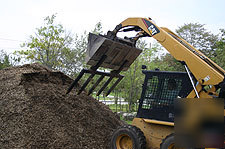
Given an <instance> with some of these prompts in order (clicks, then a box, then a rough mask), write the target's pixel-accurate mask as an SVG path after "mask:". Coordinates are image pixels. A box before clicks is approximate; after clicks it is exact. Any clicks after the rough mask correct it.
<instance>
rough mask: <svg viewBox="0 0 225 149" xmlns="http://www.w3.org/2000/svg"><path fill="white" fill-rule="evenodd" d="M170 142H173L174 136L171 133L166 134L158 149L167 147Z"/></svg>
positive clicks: (166, 148)
mask: <svg viewBox="0 0 225 149" xmlns="http://www.w3.org/2000/svg"><path fill="white" fill-rule="evenodd" d="M171 144H175V138H174V134H173V133H172V134H170V135H168V136H166V138H165V139H163V140H162V143H161V144H160V149H168V147H169V146H170V145H171Z"/></svg>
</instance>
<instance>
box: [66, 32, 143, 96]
mask: <svg viewBox="0 0 225 149" xmlns="http://www.w3.org/2000/svg"><path fill="white" fill-rule="evenodd" d="M141 52H142V50H141V49H138V48H135V46H134V44H133V43H132V42H130V41H128V40H125V39H121V38H118V37H116V38H114V39H113V40H112V39H110V38H108V37H107V36H103V35H96V34H92V33H89V37H88V47H87V53H86V63H87V64H88V65H91V68H90V69H83V70H82V71H81V72H80V74H79V75H78V76H77V78H76V79H75V80H74V82H73V83H72V84H71V86H70V87H69V89H68V90H67V94H68V93H69V92H70V91H71V90H72V88H73V87H74V86H76V85H77V84H78V81H79V80H80V79H81V78H82V76H83V75H84V74H85V73H88V74H91V75H90V76H89V78H88V79H87V80H86V81H85V82H84V84H83V85H82V87H81V88H80V89H79V91H78V94H80V93H81V92H82V91H83V90H85V87H86V86H87V85H88V83H89V82H90V81H91V80H92V79H93V77H94V76H95V75H99V76H100V77H99V78H98V80H97V81H96V82H95V83H94V85H93V86H92V87H91V89H90V90H89V91H88V95H90V94H91V93H92V92H93V91H94V89H95V88H96V87H97V86H98V85H99V83H100V82H101V81H102V80H103V79H104V77H108V80H107V81H106V82H105V83H104V84H103V86H102V87H101V89H100V90H99V91H98V92H97V94H96V95H97V96H99V95H100V94H101V92H102V91H103V90H104V89H105V88H106V87H107V86H108V84H109V83H110V82H111V81H112V80H113V79H114V78H116V79H117V80H116V81H115V83H114V84H113V85H112V86H111V88H110V89H109V90H108V92H107V93H106V96H107V95H109V94H110V92H111V91H112V90H113V89H114V88H115V87H116V85H117V84H118V83H119V82H120V81H121V80H122V79H123V76H122V75H120V74H119V73H120V72H121V71H122V70H124V71H126V70H127V69H128V68H129V67H130V65H131V64H132V63H133V62H134V60H135V59H136V58H137V57H138V56H139V55H140V53H141ZM99 67H103V68H109V69H112V71H111V72H110V73H109V72H100V71H97V69H98V68H99Z"/></svg>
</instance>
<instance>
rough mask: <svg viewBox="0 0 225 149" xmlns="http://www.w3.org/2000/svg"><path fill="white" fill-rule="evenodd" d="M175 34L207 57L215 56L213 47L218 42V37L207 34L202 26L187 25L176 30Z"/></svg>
mask: <svg viewBox="0 0 225 149" xmlns="http://www.w3.org/2000/svg"><path fill="white" fill-rule="evenodd" d="M176 32H177V34H178V35H179V36H180V37H182V38H183V39H184V40H186V41H187V42H188V43H190V44H191V45H192V46H194V47H195V48H196V49H198V50H200V51H202V52H203V53H204V54H205V55H207V56H208V57H210V58H211V57H213V56H214V54H215V51H214V50H213V49H214V46H215V43H216V41H217V40H218V36H217V35H214V34H212V33H210V32H208V31H207V30H206V29H205V28H204V24H199V23H188V24H184V25H183V26H181V27H179V28H178V29H176Z"/></svg>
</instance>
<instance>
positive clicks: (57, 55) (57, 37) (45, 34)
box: [18, 15, 87, 74]
mask: <svg viewBox="0 0 225 149" xmlns="http://www.w3.org/2000/svg"><path fill="white" fill-rule="evenodd" d="M55 18H56V15H52V16H48V17H46V18H45V19H44V25H43V26H41V27H40V28H37V30H36V32H35V35H31V36H30V40H29V41H28V42H26V43H23V45H22V47H24V48H25V50H22V51H18V53H19V54H20V55H22V56H24V57H25V59H26V60H30V61H31V62H39V63H41V64H43V65H46V66H47V67H49V68H52V69H58V70H61V71H63V72H66V73H67V74H71V73H73V72H77V71H79V68H80V67H81V66H82V61H83V59H84V49H86V44H87V43H86V40H84V39H86V35H82V36H80V37H79V36H78V35H76V36H75V37H73V36H72V35H71V33H68V32H66V31H65V29H64V28H63V26H62V24H56V23H55Z"/></svg>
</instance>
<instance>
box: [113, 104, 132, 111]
mask: <svg viewBox="0 0 225 149" xmlns="http://www.w3.org/2000/svg"><path fill="white" fill-rule="evenodd" d="M109 108H110V109H111V110H112V111H113V112H118V111H123V112H127V111H128V105H119V104H118V105H116V104H111V105H109Z"/></svg>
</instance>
